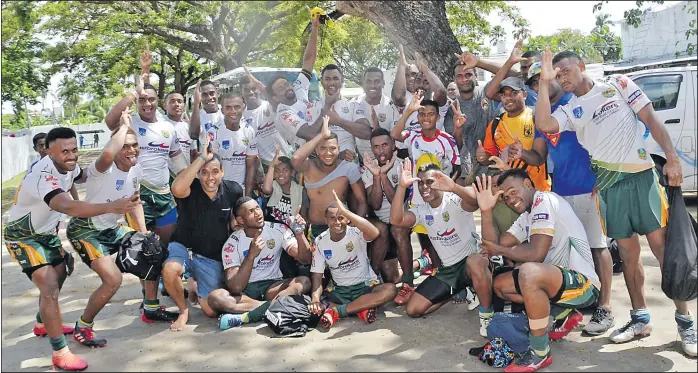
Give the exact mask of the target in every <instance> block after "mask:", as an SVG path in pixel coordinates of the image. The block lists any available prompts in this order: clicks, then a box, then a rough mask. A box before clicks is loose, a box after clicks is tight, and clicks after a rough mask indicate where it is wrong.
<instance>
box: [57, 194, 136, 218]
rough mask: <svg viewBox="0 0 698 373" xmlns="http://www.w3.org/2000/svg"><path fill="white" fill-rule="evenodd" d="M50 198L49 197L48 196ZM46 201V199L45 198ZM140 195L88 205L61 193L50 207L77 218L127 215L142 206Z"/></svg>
mask: <svg viewBox="0 0 698 373" xmlns="http://www.w3.org/2000/svg"><path fill="white" fill-rule="evenodd" d="M47 196H48V195H47ZM45 199H46V197H45ZM140 204H141V201H140V199H139V198H138V193H136V194H134V195H133V196H132V197H130V198H120V199H117V200H116V201H114V202H110V203H88V202H83V201H75V200H73V199H72V198H71V197H70V196H69V195H68V193H66V192H63V191H61V192H60V193H58V194H55V195H54V196H52V197H50V200H49V203H48V206H49V207H50V208H51V209H52V210H56V211H58V212H62V213H64V214H66V215H68V216H73V217H76V218H91V217H93V216H99V215H104V214H110V213H113V214H125V213H127V212H130V211H132V210H133V209H134V208H136V206H137V205H140Z"/></svg>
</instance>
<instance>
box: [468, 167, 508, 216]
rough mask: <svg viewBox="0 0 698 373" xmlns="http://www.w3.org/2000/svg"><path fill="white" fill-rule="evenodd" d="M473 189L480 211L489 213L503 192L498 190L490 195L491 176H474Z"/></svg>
mask: <svg viewBox="0 0 698 373" xmlns="http://www.w3.org/2000/svg"><path fill="white" fill-rule="evenodd" d="M473 189H475V196H476V197H477V205H478V207H480V211H490V210H492V209H493V208H494V205H496V204H497V201H498V200H499V196H501V195H502V194H504V192H503V191H501V190H498V191H497V192H496V193H495V194H492V176H485V175H484V174H483V175H482V176H476V177H475V183H473Z"/></svg>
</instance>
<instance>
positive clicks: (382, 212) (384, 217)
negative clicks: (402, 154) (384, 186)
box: [361, 158, 402, 223]
mask: <svg viewBox="0 0 698 373" xmlns="http://www.w3.org/2000/svg"><path fill="white" fill-rule="evenodd" d="M401 170H402V159H399V158H398V159H396V160H395V164H393V168H391V169H390V170H389V171H388V175H387V176H388V180H390V185H392V186H393V189H395V188H396V187H397V184H398V182H399V181H400V171H401ZM361 179H362V180H363V182H364V186H365V187H366V192H367V193H368V188H369V187H370V186H372V185H373V174H372V173H371V171H369V170H368V168H366V167H361ZM375 188H381V186H380V185H376V186H375ZM367 198H368V199H370V198H371V196H370V195H369V196H368V197H367ZM373 212H374V213H375V214H376V217H377V218H378V219H380V221H382V222H383V223H390V201H388V197H386V196H385V192H383V202H382V203H381V208H380V209H378V210H374V211H373Z"/></svg>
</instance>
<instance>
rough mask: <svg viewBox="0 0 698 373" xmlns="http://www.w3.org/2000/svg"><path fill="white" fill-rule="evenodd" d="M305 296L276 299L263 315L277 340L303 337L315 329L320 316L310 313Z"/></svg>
mask: <svg viewBox="0 0 698 373" xmlns="http://www.w3.org/2000/svg"><path fill="white" fill-rule="evenodd" d="M310 303H311V301H310V297H309V296H307V295H302V294H298V295H285V296H282V297H279V298H277V299H276V300H275V301H273V302H272V303H271V305H269V308H268V309H267V311H266V312H265V313H264V321H265V322H266V323H267V325H269V328H271V330H273V331H274V333H276V335H277V336H278V337H277V338H279V337H280V338H284V337H303V336H305V334H306V333H307V332H309V331H310V330H312V329H315V327H317V324H318V323H319V322H320V316H318V315H315V314H313V313H310V311H309V310H308V305H309V304H310Z"/></svg>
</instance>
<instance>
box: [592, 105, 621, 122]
mask: <svg viewBox="0 0 698 373" xmlns="http://www.w3.org/2000/svg"><path fill="white" fill-rule="evenodd" d="M618 108H619V106H618V103H617V102H616V101H611V102H607V103H605V104H604V105H603V106H601V107H600V108H599V109H598V110H596V111H595V112H594V115H593V116H592V117H591V119H593V120H601V119H604V118H605V117H606V116H608V115H609V114H612V113H614V112H615V110H616V109H618Z"/></svg>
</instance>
